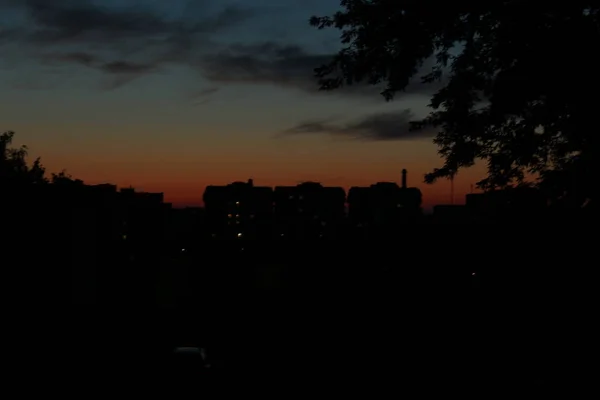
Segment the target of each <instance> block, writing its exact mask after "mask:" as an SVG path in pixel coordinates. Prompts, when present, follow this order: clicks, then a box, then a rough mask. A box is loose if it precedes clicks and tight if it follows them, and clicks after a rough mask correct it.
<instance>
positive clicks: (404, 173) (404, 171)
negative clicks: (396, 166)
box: [402, 169, 406, 189]
mask: <svg viewBox="0 0 600 400" xmlns="http://www.w3.org/2000/svg"><path fill="white" fill-rule="evenodd" d="M402 189H406V169H403V170H402Z"/></svg>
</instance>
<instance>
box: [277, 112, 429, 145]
mask: <svg viewBox="0 0 600 400" xmlns="http://www.w3.org/2000/svg"><path fill="white" fill-rule="evenodd" d="M414 120H415V115H414V114H413V113H412V112H411V110H410V109H405V110H402V111H399V112H386V113H376V114H369V115H366V116H364V117H362V118H359V119H356V120H353V121H351V122H348V123H343V124H340V123H334V122H333V121H332V120H320V121H306V122H302V123H300V124H298V125H296V126H295V127H293V128H290V129H288V130H286V131H284V132H283V134H285V135H302V134H329V135H335V136H343V137H348V138H351V139H360V140H373V141H381V140H408V139H417V138H429V137H432V136H434V135H435V132H434V131H433V130H432V129H423V130H413V129H411V121H414Z"/></svg>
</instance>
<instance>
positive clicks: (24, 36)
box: [0, 0, 438, 101]
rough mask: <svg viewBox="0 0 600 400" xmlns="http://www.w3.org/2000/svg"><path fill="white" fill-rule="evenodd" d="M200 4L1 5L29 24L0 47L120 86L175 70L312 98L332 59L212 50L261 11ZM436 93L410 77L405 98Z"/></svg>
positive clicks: (355, 91) (268, 50)
mask: <svg viewBox="0 0 600 400" xmlns="http://www.w3.org/2000/svg"><path fill="white" fill-rule="evenodd" d="M205 1H207V0H202V1H193V2H190V3H193V4H194V7H193V9H190V10H188V11H187V12H185V14H186V15H184V17H183V19H182V18H179V19H169V18H168V17H167V16H165V15H163V14H159V13H157V12H156V11H153V9H152V8H150V7H145V8H142V7H137V8H136V7H130V8H123V7H121V8H109V7H102V6H99V5H98V4H100V2H93V1H91V0H52V1H50V0H0V13H2V8H3V6H4V7H5V8H6V7H8V6H10V7H11V8H13V9H15V8H18V9H20V10H21V11H24V14H25V15H26V16H27V18H28V21H27V22H26V23H23V24H21V27H20V28H18V27H14V28H10V29H4V30H2V31H0V44H1V43H2V42H5V43H8V42H12V43H15V42H18V43H19V45H21V44H22V45H23V47H24V48H27V51H28V54H31V53H33V54H36V55H37V56H39V57H41V58H42V59H43V60H44V61H48V60H51V61H52V62H53V63H54V64H56V63H65V64H76V65H83V66H86V67H90V68H95V69H97V70H99V71H102V72H104V73H106V74H108V75H109V76H114V75H126V77H123V78H122V79H121V80H122V81H124V82H127V81H129V80H131V79H132V78H134V77H139V76H142V75H144V74H150V73H154V72H156V71H158V70H161V69H163V67H166V66H167V65H169V64H178V65H186V66H188V67H191V68H193V69H195V70H196V71H198V72H199V73H201V74H202V75H203V76H204V77H205V78H207V79H208V80H209V81H211V82H212V83H213V84H215V85H219V84H227V83H234V84H235V83H242V84H270V85H276V86H281V87H286V88H293V89H297V90H301V91H304V92H307V93H318V92H319V85H318V82H317V80H316V79H315V77H314V69H315V68H316V67H319V66H321V65H322V64H325V63H327V62H328V61H330V60H331V58H332V57H333V54H316V53H313V52H311V51H309V50H308V49H307V48H303V47H300V46H297V45H293V44H287V45H286V44H281V43H275V42H264V43H256V44H252V45H250V44H244V45H242V44H237V45H236V44H234V45H224V44H217V43H216V42H215V41H214V40H213V37H214V35H215V34H218V33H221V32H223V31H224V30H226V29H228V28H230V27H234V26H238V25H239V24H241V23H243V22H244V21H246V20H247V19H249V18H251V17H253V16H255V15H256V14H258V13H259V11H260V10H259V9H258V8H253V9H246V8H240V7H235V6H228V7H225V8H223V9H221V10H220V11H219V12H217V13H216V14H215V13H212V14H208V12H207V9H206V7H204V5H205ZM307 29H310V28H309V26H308V24H307ZM437 88H438V87H436V85H420V84H419V83H418V78H416V79H415V80H414V82H413V83H411V85H409V87H408V88H407V90H406V91H405V93H406V94H409V95H410V94H426V95H429V94H432V93H433V92H435V91H436V90H437ZM382 90H383V87H376V86H370V85H366V84H356V85H352V86H347V87H343V88H340V89H338V90H335V91H333V92H327V93H329V94H331V95H341V96H354V97H360V98H362V99H372V100H374V101H381V99H382V98H381V96H380V93H381V91H382ZM321 93H325V92H321Z"/></svg>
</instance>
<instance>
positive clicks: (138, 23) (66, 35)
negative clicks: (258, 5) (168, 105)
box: [0, 0, 255, 77]
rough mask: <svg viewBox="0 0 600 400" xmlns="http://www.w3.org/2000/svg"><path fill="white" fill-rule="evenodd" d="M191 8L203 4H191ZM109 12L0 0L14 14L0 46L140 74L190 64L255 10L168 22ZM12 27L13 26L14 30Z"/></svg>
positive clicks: (81, 4) (1, 32) (135, 11)
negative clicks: (208, 44)
mask: <svg viewBox="0 0 600 400" xmlns="http://www.w3.org/2000/svg"><path fill="white" fill-rule="evenodd" d="M194 4H196V5H198V4H199V5H202V4H204V1H200V2H194ZM146 6H147V7H144V8H143V7H141V6H139V7H129V8H123V7H121V8H109V7H103V6H99V5H98V3H94V2H92V1H89V0H87V1H86V0H53V1H47V0H22V1H21V0H19V1H17V0H0V14H2V13H3V12H6V11H7V10H12V11H13V13H14V12H15V10H16V11H18V12H17V15H20V17H21V18H22V19H23V21H20V22H21V23H19V22H15V21H18V19H15V20H14V21H13V24H14V25H15V27H3V28H2V29H0V45H3V44H8V43H12V44H15V43H18V45H19V49H20V56H22V57H23V56H25V57H30V56H32V55H33V57H37V58H39V59H41V60H42V61H44V62H51V63H52V64H53V65H55V66H56V65H58V64H65V65H69V64H71V65H73V64H75V65H82V66H86V67H91V68H96V69H97V70H99V71H102V72H105V73H106V74H108V75H116V74H126V75H128V76H130V77H131V76H134V75H135V76H141V75H144V74H149V73H152V72H155V71H157V70H158V69H159V68H160V67H161V66H162V65H164V64H166V63H172V62H178V63H184V64H188V65H189V64H190V63H191V62H192V60H194V59H195V53H196V52H199V51H200V50H199V49H201V48H202V47H203V46H202V45H203V44H205V43H206V42H207V40H209V38H210V37H211V35H214V34H216V33H218V32H222V31H224V30H226V29H228V28H230V27H232V26H235V25H237V24H239V23H241V22H243V21H244V20H246V19H248V18H250V17H251V16H252V15H253V13H254V12H255V10H251V9H246V8H240V7H235V6H228V7H225V8H222V9H221V10H220V11H218V12H216V13H215V12H212V13H209V12H208V11H207V10H205V9H204V8H203V7H200V8H196V10H195V14H194V15H185V16H183V17H179V18H168V17H167V16H165V15H163V14H160V13H159V12H157V11H156V10H154V9H152V8H151V7H148V3H146ZM16 25H18V26H16Z"/></svg>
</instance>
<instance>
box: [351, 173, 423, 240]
mask: <svg viewBox="0 0 600 400" xmlns="http://www.w3.org/2000/svg"><path fill="white" fill-rule="evenodd" d="M406 175H407V172H406V170H402V186H398V184H397V183H395V182H379V183H376V184H374V185H371V186H370V187H352V188H350V191H349V192H348V220H349V223H350V227H351V229H352V230H353V231H354V232H355V234H358V235H363V234H365V235H369V234H371V233H374V232H377V231H381V232H383V231H386V232H387V231H389V230H391V229H393V228H394V227H398V225H399V224H402V223H409V222H416V221H417V220H418V219H419V218H420V217H421V216H422V210H421V202H422V194H421V191H420V190H419V189H418V188H414V187H407V182H406V179H407V176H406Z"/></svg>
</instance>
